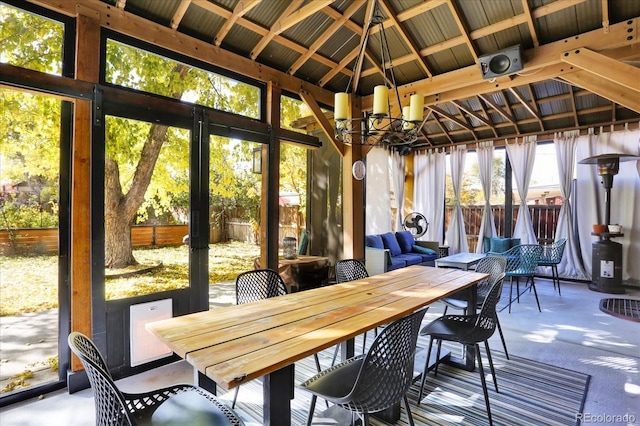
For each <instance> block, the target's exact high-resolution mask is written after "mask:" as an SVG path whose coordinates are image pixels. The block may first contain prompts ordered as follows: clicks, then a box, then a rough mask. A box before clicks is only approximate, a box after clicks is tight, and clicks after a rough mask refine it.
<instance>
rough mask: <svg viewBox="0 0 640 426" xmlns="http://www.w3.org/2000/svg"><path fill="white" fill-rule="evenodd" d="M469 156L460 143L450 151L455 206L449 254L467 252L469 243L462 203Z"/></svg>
mask: <svg viewBox="0 0 640 426" xmlns="http://www.w3.org/2000/svg"><path fill="white" fill-rule="evenodd" d="M466 156H467V146H466V145H458V146H456V147H455V148H453V150H452V151H451V153H450V157H449V160H450V161H451V184H452V186H453V194H454V198H455V200H454V207H453V213H452V214H451V220H450V221H449V227H448V229H447V244H448V245H449V254H456V253H467V252H468V251H469V243H467V232H466V230H465V227H464V218H463V217H462V206H461V205H460V189H461V188H462V176H463V174H464V162H465V159H466Z"/></svg>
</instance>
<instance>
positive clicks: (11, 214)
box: [0, 203, 58, 229]
mask: <svg viewBox="0 0 640 426" xmlns="http://www.w3.org/2000/svg"><path fill="white" fill-rule="evenodd" d="M0 209H2V215H0V218H1V220H0V229H18V228H55V227H57V226H58V209H57V206H56V208H55V209H54V210H53V211H46V210H43V209H42V208H40V207H39V206H29V205H20V204H14V203H6V204H5V205H4V206H0Z"/></svg>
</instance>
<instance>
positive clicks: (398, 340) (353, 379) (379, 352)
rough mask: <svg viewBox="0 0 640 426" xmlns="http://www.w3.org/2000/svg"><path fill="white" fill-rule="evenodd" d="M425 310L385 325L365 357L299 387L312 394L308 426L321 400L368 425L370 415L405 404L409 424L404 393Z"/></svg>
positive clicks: (363, 355)
mask: <svg viewBox="0 0 640 426" xmlns="http://www.w3.org/2000/svg"><path fill="white" fill-rule="evenodd" d="M427 309H428V308H422V309H420V310H418V311H415V312H414V313H412V314H409V315H407V316H405V317H403V318H400V319H398V320H396V321H394V322H392V323H390V324H388V325H387V326H386V327H385V328H384V329H383V330H382V331H381V332H380V333H379V334H378V335H377V336H376V338H375V339H374V341H373V343H372V344H371V347H370V348H369V350H368V351H367V352H366V353H365V354H361V355H357V356H355V357H353V358H349V359H348V360H346V361H343V362H341V363H339V364H337V365H334V366H332V367H329V368H328V369H326V370H324V371H321V372H320V373H318V374H316V375H315V376H313V377H311V378H310V379H308V380H306V381H304V382H303V383H301V384H300V385H299V387H300V388H302V389H305V390H307V391H309V392H311V393H312V397H311V404H310V407H309V417H308V419H307V425H310V424H311V423H312V421H313V414H314V411H315V405H316V400H317V398H318V397H321V398H324V399H326V400H328V401H330V402H333V403H334V404H337V405H339V406H341V407H343V408H345V409H347V410H349V411H351V413H352V424H355V418H356V417H360V419H361V420H362V424H363V425H364V426H367V425H369V414H371V413H376V412H379V411H383V410H386V409H387V408H389V407H391V406H393V405H395V404H399V403H400V401H404V406H405V409H406V411H407V418H408V420H409V424H410V425H413V424H414V423H413V417H412V415H411V409H410V408H409V400H408V399H407V391H408V390H409V388H410V387H411V384H412V382H413V365H414V355H415V351H416V343H417V340H418V330H419V329H420V323H421V322H422V319H423V318H424V314H425V313H426V311H427Z"/></svg>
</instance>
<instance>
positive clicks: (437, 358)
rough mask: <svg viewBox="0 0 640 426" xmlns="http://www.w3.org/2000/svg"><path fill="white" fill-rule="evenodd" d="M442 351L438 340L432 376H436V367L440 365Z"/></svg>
mask: <svg viewBox="0 0 640 426" xmlns="http://www.w3.org/2000/svg"><path fill="white" fill-rule="evenodd" d="M441 349H442V340H438V350H437V351H436V366H435V367H434V368H433V375H434V376H437V375H438V366H439V365H440V350H441Z"/></svg>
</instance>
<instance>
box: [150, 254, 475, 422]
mask: <svg viewBox="0 0 640 426" xmlns="http://www.w3.org/2000/svg"><path fill="white" fill-rule="evenodd" d="M487 276H488V275H487V274H482V273H477V272H473V271H462V270H457V269H444V268H433V267H428V266H410V267H406V268H402V269H398V270H395V271H391V272H386V273H384V274H380V275H375V276H372V277H369V278H366V279H361V280H356V281H350V282H346V283H342V284H335V285H331V286H326V287H321V288H317V289H312V290H307V291H304V292H299V293H292V294H287V295H285V296H279V297H275V298H270V299H265V300H260V301H257V302H252V303H246V304H242V305H233V306H228V307H224V308H215V309H211V310H209V311H204V312H198V313H193V314H188V315H184V316H180V317H175V318H171V319H166V320H162V321H156V322H152V323H149V324H147V329H148V330H150V331H151V332H152V333H154V334H155V335H156V336H158V337H159V338H160V340H162V341H163V342H164V343H165V344H167V345H168V346H169V347H170V348H171V349H172V350H173V351H174V352H175V353H176V354H177V355H179V356H180V357H182V358H184V359H186V360H187V361H188V362H189V363H190V364H192V365H193V366H194V368H195V369H196V370H197V377H198V378H199V379H200V380H199V382H200V384H201V385H204V386H205V387H207V388H208V389H209V390H213V391H214V392H215V389H216V385H217V386H220V387H222V388H224V389H231V388H234V387H236V386H239V385H241V384H242V383H246V382H248V381H250V380H253V379H256V378H258V377H263V394H264V402H263V404H264V406H263V424H265V425H278V426H280V425H290V424H291V399H293V396H294V386H295V384H294V363H295V362H296V361H299V360H301V359H303V358H305V357H307V356H310V355H313V354H314V353H317V352H319V351H321V350H323V349H326V348H329V347H331V346H334V345H336V344H343V347H344V349H345V350H343V351H342V354H343V355H342V356H343V357H349V356H353V352H354V346H353V338H354V337H355V336H358V335H360V334H362V333H364V332H365V331H368V330H372V329H374V328H375V327H377V326H380V325H382V324H385V323H388V322H390V321H393V320H396V319H399V318H402V317H403V316H405V315H408V314H409V313H411V312H413V311H415V310H417V309H419V308H422V307H424V306H427V305H429V304H431V303H433V302H436V301H438V300H440V299H443V298H445V297H447V296H450V295H452V294H453V293H456V292H458V291H460V290H462V289H465V288H475V284H476V283H477V282H479V281H481V280H482V279H484V278H486V277H487ZM469 293H470V294H471V295H472V296H471V297H472V298H474V297H475V292H474V291H471V292H469ZM470 302H471V301H470ZM469 306H475V301H473V303H470V304H469ZM463 362H464V361H463ZM466 362H471V363H473V354H471V356H467V359H466ZM213 383H215V385H213V389H212V388H211V385H212V384H213Z"/></svg>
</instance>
